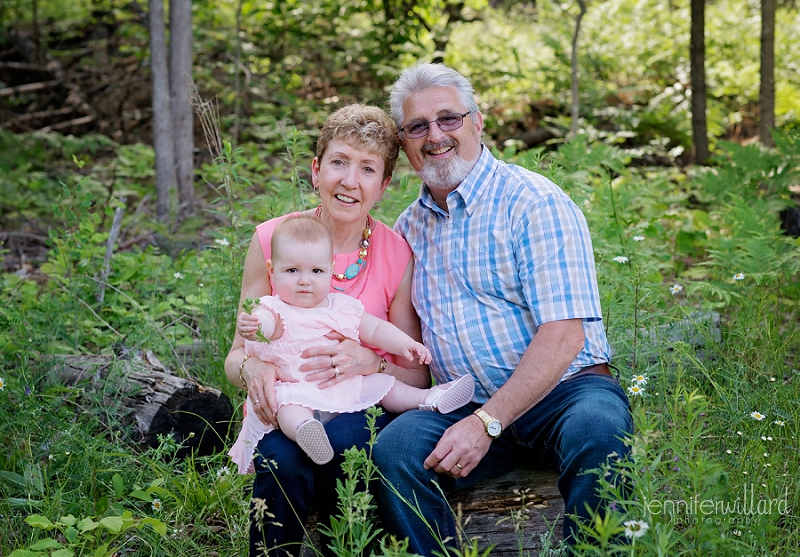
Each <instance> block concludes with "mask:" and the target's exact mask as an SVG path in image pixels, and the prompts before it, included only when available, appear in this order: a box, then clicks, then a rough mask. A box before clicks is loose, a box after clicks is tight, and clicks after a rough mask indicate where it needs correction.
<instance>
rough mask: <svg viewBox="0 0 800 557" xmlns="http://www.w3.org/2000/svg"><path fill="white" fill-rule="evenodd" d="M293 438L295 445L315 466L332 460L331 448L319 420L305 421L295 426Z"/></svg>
mask: <svg viewBox="0 0 800 557" xmlns="http://www.w3.org/2000/svg"><path fill="white" fill-rule="evenodd" d="M295 436H296V438H297V444H298V445H299V446H300V448H301V449H303V451H305V453H306V454H307V455H308V456H309V458H311V460H313V461H314V463H315V464H325V463H326V462H330V461H331V460H332V459H333V447H331V442H330V441H328V434H327V433H325V427H324V426H323V425H322V422H320V421H319V420H306V421H305V422H303V423H302V424H300V425H299V426H297V433H296V435H295Z"/></svg>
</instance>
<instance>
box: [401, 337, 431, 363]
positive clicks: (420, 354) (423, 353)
mask: <svg viewBox="0 0 800 557" xmlns="http://www.w3.org/2000/svg"><path fill="white" fill-rule="evenodd" d="M403 356H405V357H406V358H408V359H409V360H413V359H414V357H415V356H416V357H417V358H418V359H419V363H421V364H429V363H431V351H430V350H428V349H427V348H425V346H424V345H423V344H421V343H419V342H413V343H409V344H407V345H405V346H404V347H403Z"/></svg>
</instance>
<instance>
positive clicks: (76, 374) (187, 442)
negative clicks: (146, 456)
mask: <svg viewBox="0 0 800 557" xmlns="http://www.w3.org/2000/svg"><path fill="white" fill-rule="evenodd" d="M55 358H56V360H55V362H54V365H53V367H52V373H51V374H49V376H50V377H51V380H53V381H55V382H57V383H59V384H63V385H76V386H77V385H82V386H85V388H88V389H90V390H91V391H92V392H99V393H101V394H102V404H103V405H104V407H103V410H104V411H109V409H110V413H112V414H116V415H115V416H113V417H115V418H116V419H117V420H119V422H120V423H121V424H122V426H123V427H126V428H127V427H128V426H130V428H132V431H133V439H132V441H133V442H134V443H136V444H137V445H139V446H140V447H142V448H145V447H155V446H157V445H158V443H159V441H158V436H159V435H170V436H172V437H173V438H174V440H175V441H176V442H177V443H179V444H181V449H180V450H179V451H178V456H179V457H184V456H187V455H188V454H189V453H190V452H194V454H195V455H209V454H212V453H214V452H219V451H222V450H223V449H224V448H225V446H226V445H227V444H228V443H229V442H230V438H231V434H232V429H233V428H232V427H231V424H232V420H233V405H232V404H231V401H230V399H229V398H228V396H227V395H225V394H224V393H222V392H221V391H219V390H217V389H213V388H210V387H205V386H203V385H200V384H199V383H198V382H197V381H195V380H194V379H191V378H184V377H178V376H176V375H175V374H174V373H172V371H170V370H169V369H168V368H166V367H165V366H164V365H163V364H162V363H161V362H160V361H159V360H158V358H157V357H156V356H155V355H154V354H153V353H152V352H150V351H146V352H144V353H142V352H139V351H135V352H129V353H128V354H127V355H126V356H125V357H123V358H117V357H115V356H107V355H97V356H56V357H55ZM95 404H96V403H95Z"/></svg>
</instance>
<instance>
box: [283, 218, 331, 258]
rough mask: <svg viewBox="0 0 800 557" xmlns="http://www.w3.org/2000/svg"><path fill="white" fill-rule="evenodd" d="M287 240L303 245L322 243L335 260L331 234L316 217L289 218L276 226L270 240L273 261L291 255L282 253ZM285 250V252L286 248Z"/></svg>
mask: <svg viewBox="0 0 800 557" xmlns="http://www.w3.org/2000/svg"><path fill="white" fill-rule="evenodd" d="M286 240H294V241H295V242H300V243H301V244H315V243H317V242H322V243H324V244H326V245H327V246H328V248H329V249H330V250H331V259H333V241H332V240H331V235H330V232H328V229H327V228H326V227H325V225H324V224H323V223H322V221H321V220H319V219H318V218H316V217H309V216H305V215H298V216H294V217H289V218H287V219H286V220H284V221H283V222H281V223H280V224H279V225H278V226H276V227H275V230H274V231H273V232H272V238H271V240H270V249H271V250H272V255H271V258H272V259H279V258H280V256H281V255H289V254H285V253H281V251H282V250H281V244H283V242H285V241H286ZM283 249H284V251H285V247H284V248H283Z"/></svg>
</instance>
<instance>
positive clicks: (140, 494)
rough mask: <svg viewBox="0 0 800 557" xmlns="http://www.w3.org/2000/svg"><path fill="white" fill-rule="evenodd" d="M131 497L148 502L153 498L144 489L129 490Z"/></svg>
mask: <svg viewBox="0 0 800 557" xmlns="http://www.w3.org/2000/svg"><path fill="white" fill-rule="evenodd" d="M131 497H135V498H136V499H140V500H142V501H147V502H148V503H150V502H151V501H152V500H153V498H152V497H150V494H149V493H147V492H146V491H142V490H140V489H137V490H134V491H131Z"/></svg>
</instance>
